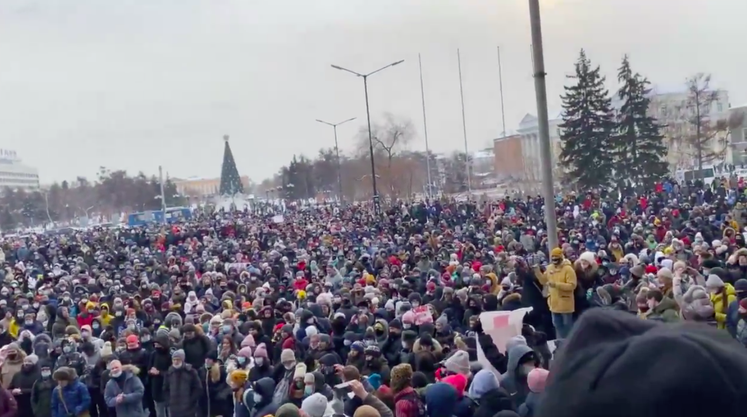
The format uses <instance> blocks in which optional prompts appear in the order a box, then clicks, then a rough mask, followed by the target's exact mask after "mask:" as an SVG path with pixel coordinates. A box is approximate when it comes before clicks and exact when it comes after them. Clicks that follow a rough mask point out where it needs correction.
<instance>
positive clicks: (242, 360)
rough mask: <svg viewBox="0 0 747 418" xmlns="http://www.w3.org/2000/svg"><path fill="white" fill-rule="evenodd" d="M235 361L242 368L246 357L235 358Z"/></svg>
mask: <svg viewBox="0 0 747 418" xmlns="http://www.w3.org/2000/svg"><path fill="white" fill-rule="evenodd" d="M236 360H237V361H238V362H239V364H240V365H242V366H243V365H244V363H246V357H238V358H237V359H236Z"/></svg>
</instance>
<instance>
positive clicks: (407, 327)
mask: <svg viewBox="0 0 747 418" xmlns="http://www.w3.org/2000/svg"><path fill="white" fill-rule="evenodd" d="M410 327H412V324H402V328H404V329H410Z"/></svg>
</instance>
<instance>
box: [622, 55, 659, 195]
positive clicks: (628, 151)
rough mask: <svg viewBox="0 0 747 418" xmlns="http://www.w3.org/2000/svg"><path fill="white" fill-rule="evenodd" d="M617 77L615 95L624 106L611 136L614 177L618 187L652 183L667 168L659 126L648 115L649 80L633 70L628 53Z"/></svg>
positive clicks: (650, 184) (649, 184)
mask: <svg viewBox="0 0 747 418" xmlns="http://www.w3.org/2000/svg"><path fill="white" fill-rule="evenodd" d="M617 80H618V81H619V82H620V83H622V87H620V90H619V91H618V93H617V94H618V96H619V97H620V99H621V100H622V101H623V105H622V108H621V109H620V112H619V114H618V116H617V129H616V133H615V136H614V137H613V148H614V152H615V163H614V168H615V178H616V180H617V182H618V184H619V185H620V186H622V184H623V183H628V184H635V185H637V186H641V185H645V186H652V185H653V184H654V183H655V182H656V181H658V180H660V179H661V178H662V177H664V176H666V175H667V173H668V167H667V163H666V161H665V156H666V153H667V148H666V146H665V145H664V136H663V135H662V134H661V125H659V124H658V123H657V121H656V119H655V118H653V117H651V116H649V115H648V108H649V105H650V103H651V99H650V98H649V97H648V94H649V92H650V91H651V89H650V88H649V87H648V86H649V84H650V83H649V81H648V80H647V79H646V77H643V76H641V75H640V74H638V73H635V74H634V73H633V71H632V70H631V68H630V62H629V61H628V56H627V55H626V56H625V57H624V58H623V62H622V65H621V66H620V69H619V70H618V74H617Z"/></svg>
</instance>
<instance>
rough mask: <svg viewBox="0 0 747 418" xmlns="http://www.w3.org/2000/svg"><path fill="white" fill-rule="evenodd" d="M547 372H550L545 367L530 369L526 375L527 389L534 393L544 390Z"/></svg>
mask: <svg viewBox="0 0 747 418" xmlns="http://www.w3.org/2000/svg"><path fill="white" fill-rule="evenodd" d="M548 374H550V372H549V371H547V370H545V369H540V368H536V369H532V371H530V372H529V374H528V375H527V386H529V390H531V391H532V392H534V393H542V392H544V391H545V382H547V375H548Z"/></svg>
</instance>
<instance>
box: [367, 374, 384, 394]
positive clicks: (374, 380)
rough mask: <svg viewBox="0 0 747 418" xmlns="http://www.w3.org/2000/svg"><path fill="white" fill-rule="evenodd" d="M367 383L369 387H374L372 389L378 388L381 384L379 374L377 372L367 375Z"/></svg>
mask: <svg viewBox="0 0 747 418" xmlns="http://www.w3.org/2000/svg"><path fill="white" fill-rule="evenodd" d="M368 383H370V384H371V387H372V388H374V390H376V389H378V388H379V387H380V386H381V375H380V374H378V373H372V374H371V375H370V376H368Z"/></svg>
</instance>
